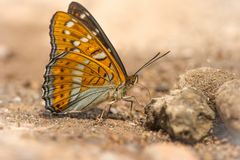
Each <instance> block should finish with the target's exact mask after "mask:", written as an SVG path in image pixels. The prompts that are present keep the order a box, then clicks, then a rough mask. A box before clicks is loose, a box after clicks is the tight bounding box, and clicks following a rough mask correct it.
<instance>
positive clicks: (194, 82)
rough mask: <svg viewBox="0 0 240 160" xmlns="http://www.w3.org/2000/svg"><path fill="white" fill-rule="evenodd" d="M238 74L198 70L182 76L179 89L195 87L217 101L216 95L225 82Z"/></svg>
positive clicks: (205, 69) (218, 70)
mask: <svg viewBox="0 0 240 160" xmlns="http://www.w3.org/2000/svg"><path fill="white" fill-rule="evenodd" d="M236 77H237V75H236V74H233V73H230V72H227V71H224V70H221V69H215V68H207V67H203V68H197V69H193V70H189V71H187V72H186V73H184V74H182V75H180V80H179V87H180V88H184V87H194V88H196V89H197V90H199V91H202V92H203V93H204V94H205V95H206V96H208V97H209V98H210V100H214V99H215V93H216V91H217V90H218V88H219V87H220V86H221V85H222V84H223V83H225V82H227V81H230V80H233V79H235V78H236Z"/></svg>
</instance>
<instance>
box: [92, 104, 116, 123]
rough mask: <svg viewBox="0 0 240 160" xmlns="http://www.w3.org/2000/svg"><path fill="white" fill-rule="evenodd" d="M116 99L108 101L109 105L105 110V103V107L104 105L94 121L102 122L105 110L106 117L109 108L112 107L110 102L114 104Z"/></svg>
mask: <svg viewBox="0 0 240 160" xmlns="http://www.w3.org/2000/svg"><path fill="white" fill-rule="evenodd" d="M115 102H116V101H111V102H109V104H108V105H109V107H108V110H107V106H108V105H106V106H105V107H104V109H103V110H102V113H101V114H100V115H99V116H98V117H97V118H96V121H97V122H98V123H99V122H103V120H105V119H104V113H105V112H106V110H107V115H106V117H108V113H109V112H110V109H111V107H112V104H114V103H115Z"/></svg>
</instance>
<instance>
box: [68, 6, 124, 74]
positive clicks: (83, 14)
mask: <svg viewBox="0 0 240 160" xmlns="http://www.w3.org/2000/svg"><path fill="white" fill-rule="evenodd" d="M68 13H69V14H71V15H73V16H74V17H76V18H77V19H78V20H79V21H80V22H81V23H82V24H84V25H85V26H86V27H87V28H89V30H90V31H91V32H92V33H93V34H94V35H95V36H96V37H97V38H98V39H99V40H100V41H101V42H102V44H103V45H104V46H105V47H106V48H107V49H108V50H109V52H110V53H111V54H112V56H113V57H114V59H115V60H116V61H117V63H118V65H119V66H120V67H121V70H122V72H123V74H124V76H125V77H127V72H126V70H125V67H124V65H123V63H122V61H121V59H120V57H119V56H118V54H117V52H116V50H115V48H114V47H113V45H112V44H111V42H110V41H109V39H108V38H107V36H106V35H105V33H104V31H103V30H102V28H101V27H100V25H99V24H98V23H97V21H96V20H95V18H94V17H93V16H92V15H91V13H90V12H89V11H88V10H87V9H86V8H85V7H83V6H82V5H81V4H79V3H77V2H72V3H71V4H70V5H69V8H68Z"/></svg>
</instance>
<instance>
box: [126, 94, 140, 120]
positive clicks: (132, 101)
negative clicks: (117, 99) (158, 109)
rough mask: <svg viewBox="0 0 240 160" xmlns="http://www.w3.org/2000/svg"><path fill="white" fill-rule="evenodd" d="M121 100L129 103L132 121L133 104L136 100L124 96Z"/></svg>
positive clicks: (133, 97)
mask: <svg viewBox="0 0 240 160" xmlns="http://www.w3.org/2000/svg"><path fill="white" fill-rule="evenodd" d="M123 100H124V101H126V102H129V103H130V118H131V119H133V103H134V102H135V101H136V102H138V101H137V98H136V97H135V96H125V97H123Z"/></svg>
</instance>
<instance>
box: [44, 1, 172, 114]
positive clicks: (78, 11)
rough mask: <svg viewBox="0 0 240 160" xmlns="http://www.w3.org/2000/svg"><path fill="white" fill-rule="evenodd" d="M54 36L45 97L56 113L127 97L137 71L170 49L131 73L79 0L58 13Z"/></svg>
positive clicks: (78, 109) (82, 109)
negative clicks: (129, 73) (66, 9)
mask: <svg viewBox="0 0 240 160" xmlns="http://www.w3.org/2000/svg"><path fill="white" fill-rule="evenodd" d="M50 37H51V45H52V50H51V54H50V62H49V64H48V65H47V67H46V72H45V75H44V78H45V81H44V84H43V90H44V94H43V99H44V100H45V106H46V109H48V110H51V111H52V112H56V113H67V112H79V111H84V110H86V109H89V108H91V107H93V106H94V105H96V104H99V103H100V102H103V101H106V100H110V101H113V102H114V101H118V100H120V99H126V97H127V96H126V91H127V90H128V89H129V88H130V87H131V86H133V85H134V84H135V83H136V82H137V79H138V75H137V73H138V72H139V71H140V70H141V69H142V68H144V67H147V66H148V65H150V64H151V63H153V62H154V61H156V60H158V59H159V58H161V57H162V56H164V55H166V54H167V53H168V52H167V53H166V54H164V55H162V56H160V54H159V53H158V54H157V55H156V56H155V57H153V58H152V59H151V60H149V61H148V62H147V63H146V64H145V65H143V66H142V67H141V68H140V69H139V70H138V71H137V72H136V73H135V74H133V75H131V76H128V75H127V72H126V70H125V68H124V65H123V63H122V61H121V59H120V58H119V56H118V54H117V52H116V50H115V49H114V47H113V46H112V44H111V42H110V41H109V40H108V38H107V36H106V35H105V33H104V32H103V30H102V29H101V27H100V26H99V24H98V23H97V22H96V20H95V19H94V18H93V16H92V15H91V14H90V13H89V12H88V11H87V9H85V8H84V7H83V6H82V5H81V4H79V3H76V2H72V3H71V4H70V5H69V9H68V13H66V12H62V11H58V12H56V13H55V15H54V16H53V18H52V21H51V25H50ZM127 98H129V97H127Z"/></svg>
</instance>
